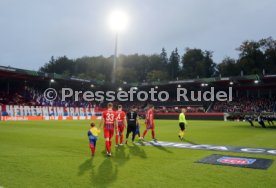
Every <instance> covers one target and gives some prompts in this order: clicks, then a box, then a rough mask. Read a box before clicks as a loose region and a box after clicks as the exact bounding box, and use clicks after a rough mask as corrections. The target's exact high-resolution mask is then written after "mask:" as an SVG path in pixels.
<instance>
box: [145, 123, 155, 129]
mask: <svg viewBox="0 0 276 188" xmlns="http://www.w3.org/2000/svg"><path fill="white" fill-rule="evenodd" d="M146 128H147V130H149V129H154V124H147V126H146Z"/></svg>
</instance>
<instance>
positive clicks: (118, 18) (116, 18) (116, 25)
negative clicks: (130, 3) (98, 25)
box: [109, 10, 128, 32]
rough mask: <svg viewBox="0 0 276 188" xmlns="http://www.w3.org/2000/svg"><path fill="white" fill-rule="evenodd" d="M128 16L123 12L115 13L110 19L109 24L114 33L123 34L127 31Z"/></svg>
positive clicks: (117, 11)
mask: <svg viewBox="0 0 276 188" xmlns="http://www.w3.org/2000/svg"><path fill="white" fill-rule="evenodd" d="M127 22H128V19H127V15H126V13H125V12H123V11H121V10H116V11H113V12H112V13H111V14H110V17H109V24H110V27H111V29H112V30H113V31H115V32H122V31H124V30H125V29H126V26H127Z"/></svg>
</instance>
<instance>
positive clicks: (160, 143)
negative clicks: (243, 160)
mask: <svg viewBox="0 0 276 188" xmlns="http://www.w3.org/2000/svg"><path fill="white" fill-rule="evenodd" d="M137 144H140V145H143V146H158V147H171V148H186V149H198V150H212V151H227V152H238V153H255V154H266V155H276V149H270V148H248V147H240V146H216V145H207V144H189V143H177V142H163V141H158V142H154V141H150V142H138V143H137Z"/></svg>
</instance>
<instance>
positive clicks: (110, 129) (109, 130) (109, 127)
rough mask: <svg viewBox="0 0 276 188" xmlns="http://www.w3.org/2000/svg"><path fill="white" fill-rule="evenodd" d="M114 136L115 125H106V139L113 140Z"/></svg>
mask: <svg viewBox="0 0 276 188" xmlns="http://www.w3.org/2000/svg"><path fill="white" fill-rule="evenodd" d="M113 134H114V125H112V124H110V125H109V124H106V125H105V126H104V138H112V136H113Z"/></svg>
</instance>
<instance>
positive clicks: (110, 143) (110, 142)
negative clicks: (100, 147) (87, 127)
mask: <svg viewBox="0 0 276 188" xmlns="http://www.w3.org/2000/svg"><path fill="white" fill-rule="evenodd" d="M111 145H112V141H111V140H109V147H110V148H111ZM109 152H110V151H109Z"/></svg>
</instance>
